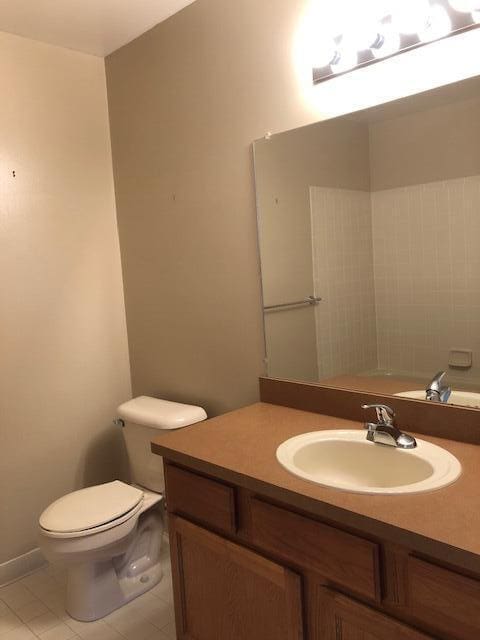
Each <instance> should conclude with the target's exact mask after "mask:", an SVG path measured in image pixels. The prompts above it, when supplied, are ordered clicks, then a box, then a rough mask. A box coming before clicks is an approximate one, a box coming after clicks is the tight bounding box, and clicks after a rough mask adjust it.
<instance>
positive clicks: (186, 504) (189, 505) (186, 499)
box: [165, 464, 236, 534]
mask: <svg viewBox="0 0 480 640" xmlns="http://www.w3.org/2000/svg"><path fill="white" fill-rule="evenodd" d="M165 481H166V489H167V507H168V510H169V511H172V512H174V513H178V514H180V515H185V516H187V517H191V518H193V520H198V521H199V522H201V523H203V524H206V525H209V526H211V527H213V528H214V529H218V530H219V531H225V533H232V534H233V533H235V532H236V513H235V489H234V488H233V487H230V486H229V485H226V484H223V483H222V482H219V481H217V480H212V479H210V478H205V477H204V476H201V475H199V474H197V473H192V472H190V471H186V470H185V469H180V468H179V467H176V466H174V465H171V464H167V465H165Z"/></svg>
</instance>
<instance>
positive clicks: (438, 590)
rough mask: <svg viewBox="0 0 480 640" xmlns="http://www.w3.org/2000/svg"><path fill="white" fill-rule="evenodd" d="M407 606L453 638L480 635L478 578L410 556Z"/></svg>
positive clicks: (479, 589)
mask: <svg viewBox="0 0 480 640" xmlns="http://www.w3.org/2000/svg"><path fill="white" fill-rule="evenodd" d="M407 606H408V608H409V612H410V613H411V614H412V615H413V616H415V618H417V619H418V620H421V621H425V622H426V623H428V624H429V625H430V626H432V627H434V628H437V629H438V630H439V631H443V632H446V633H448V634H450V635H451V637H453V638H458V639H459V640H472V639H473V638H480V581H478V580H474V579H472V578H467V577H466V576H462V575H460V574H458V573H455V572H454V571H449V570H448V569H444V568H442V567H438V566H437V565H434V564H431V563H430V562H425V561H424V560H419V559H418V558H414V557H409V559H408V572H407Z"/></svg>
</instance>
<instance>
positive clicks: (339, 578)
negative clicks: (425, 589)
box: [251, 499, 380, 600]
mask: <svg viewBox="0 0 480 640" xmlns="http://www.w3.org/2000/svg"><path fill="white" fill-rule="evenodd" d="M251 518H252V532H253V541H254V544H255V545H257V546H258V547H260V548H262V549H265V550H266V551H270V552H272V553H274V554H275V555H277V556H278V557H280V558H283V559H285V560H288V561H290V562H292V563H294V564H295V565H297V566H299V567H302V568H305V569H310V570H313V571H316V572H318V573H319V574H320V575H322V576H323V577H324V578H327V579H328V580H329V581H332V582H333V583H334V584H337V585H339V586H343V587H346V588H347V589H349V590H351V591H354V592H356V593H358V594H361V595H364V596H366V597H368V598H371V599H375V600H380V576H379V547H378V545H377V544H375V543H373V542H370V541H368V540H364V539H363V538H359V537H357V536H355V535H352V534H350V533H345V532H344V531H341V530H339V529H335V528H334V527H331V526H329V525H326V524H323V523H321V522H317V521H316V520H311V519H310V518H307V517H304V516H300V515H298V514H296V513H292V512H291V511H288V510H286V509H282V508H280V507H275V506H273V505H271V504H268V503H266V502H264V501H263V500H259V499H253V500H252V503H251Z"/></svg>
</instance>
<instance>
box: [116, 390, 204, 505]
mask: <svg viewBox="0 0 480 640" xmlns="http://www.w3.org/2000/svg"><path fill="white" fill-rule="evenodd" d="M117 414H118V416H119V417H120V418H121V419H122V421H123V423H124V427H123V435H124V438H125V444H126V447H127V454H128V460H129V464H130V475H131V481H132V483H134V484H138V485H140V486H141V487H144V488H145V489H149V490H150V491H155V492H157V493H163V492H164V490H165V480H164V476H163V461H162V457H161V456H158V455H156V454H153V453H152V452H151V450H150V443H151V441H152V440H153V439H154V438H155V436H157V435H158V432H159V430H165V429H168V430H170V429H181V428H182V427H187V426H188V425H191V424H195V423H196V422H201V421H202V420H206V419H207V414H206V413H205V410H204V409H202V408H201V407H195V406H193V405H189V404H180V403H178V402H169V401H168V400H160V399H159V398H150V397H148V396H140V397H138V398H134V399H133V400H129V401H128V402H125V403H124V404H121V405H120V406H119V407H118V409H117Z"/></svg>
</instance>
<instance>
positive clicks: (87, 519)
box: [39, 480, 144, 538]
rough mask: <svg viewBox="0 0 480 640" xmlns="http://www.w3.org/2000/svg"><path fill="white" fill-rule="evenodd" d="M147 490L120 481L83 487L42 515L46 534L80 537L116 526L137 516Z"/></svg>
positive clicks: (60, 500) (42, 524)
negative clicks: (144, 491)
mask: <svg viewBox="0 0 480 640" xmlns="http://www.w3.org/2000/svg"><path fill="white" fill-rule="evenodd" d="M143 501H144V493H143V491H142V490H141V489H138V488H137V487H132V486H131V485H129V484H125V483H124V482H121V481H119V480H115V481H114V482H107V483H105V484H101V485H97V486H94V487H88V488H87V489H80V490H79V491H74V492H73V493H69V494H67V495H66V496H63V497H62V498H59V499H58V500H56V501H55V502H53V503H52V504H51V505H50V506H49V507H48V508H47V509H45V511H44V512H43V513H42V515H41V516H40V521H39V524H40V527H41V529H42V532H43V533H44V535H46V536H49V537H54V538H79V537H83V536H88V535H92V534H94V533H99V532H101V531H106V530H108V529H112V528H113V527H116V526H118V525H120V524H122V523H123V522H126V521H127V520H129V519H130V518H132V517H133V516H135V515H136V514H137V513H138V512H139V511H140V509H141V508H142V506H143Z"/></svg>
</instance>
